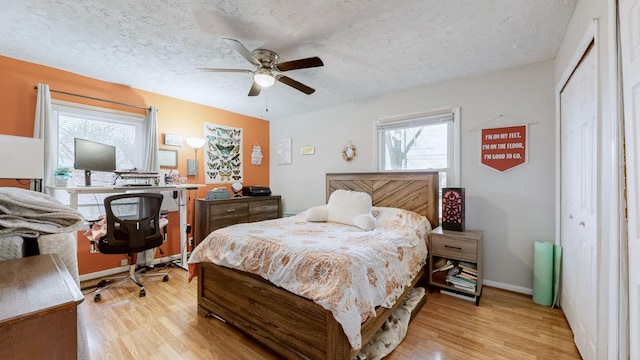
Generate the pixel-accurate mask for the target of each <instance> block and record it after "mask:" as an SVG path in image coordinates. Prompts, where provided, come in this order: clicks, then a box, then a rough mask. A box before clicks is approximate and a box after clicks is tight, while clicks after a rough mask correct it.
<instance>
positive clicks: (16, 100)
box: [0, 56, 269, 274]
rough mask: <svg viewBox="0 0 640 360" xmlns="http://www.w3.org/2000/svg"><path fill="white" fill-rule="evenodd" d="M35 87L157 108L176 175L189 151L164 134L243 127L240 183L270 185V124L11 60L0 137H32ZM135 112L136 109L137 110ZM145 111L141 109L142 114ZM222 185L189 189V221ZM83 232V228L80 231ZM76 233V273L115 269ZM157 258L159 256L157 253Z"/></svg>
mask: <svg viewBox="0 0 640 360" xmlns="http://www.w3.org/2000/svg"><path fill="white" fill-rule="evenodd" d="M38 83H43V84H48V85H49V88H50V89H52V90H61V91H66V92H70V93H75V94H81V95H86V96H91V97H95V98H100V99H106V100H111V101H117V102H122V103H127V104H134V105H140V106H151V105H156V106H157V107H158V133H159V134H158V136H159V139H158V143H159V144H160V148H161V149H162V148H166V149H171V150H178V171H179V172H180V174H186V173H187V159H189V158H193V155H194V150H193V149H192V148H190V147H189V146H188V145H186V143H185V144H184V145H183V146H182V147H175V146H166V145H163V135H164V134H165V133H168V134H175V135H182V136H184V138H187V137H202V136H203V134H204V123H205V122H208V123H213V124H219V125H226V126H232V127H238V128H242V129H243V131H244V141H243V147H244V148H243V157H244V164H245V166H244V169H243V170H244V178H245V179H244V183H246V184H261V185H264V184H266V185H268V184H269V166H268V164H269V122H268V121H266V120H262V119H257V118H253V117H249V116H244V115H240V114H236V113H232V112H229V111H225V110H221V109H216V108H213V107H209V106H204V105H199V104H195V103H192V102H188V101H184V100H179V99H175V98H171V97H168V96H163V95H159V94H155V93H151V92H147V91H143V90H138V89H133V88H130V87H126V86H123V85H118V84H113V83H108V82H104V81H100V80H96V79H92V78H88V77H85V76H80V75H77V74H73V73H70V72H66V71H62V70H59V69H54V68H50V67H46V66H41V65H36V64H33V63H28V62H24V61H20V60H16V59H11V58H7V57H3V56H0V109H2V112H1V115H0V134H7V135H18V136H33V121H34V117H35V107H36V95H37V91H36V90H35V89H34V86H36V85H37V84H38ZM51 97H52V99H54V100H65V101H71V102H76V103H83V104H87V105H94V106H100V107H105V108H111V109H116V110H123V111H129V112H131V111H135V109H134V108H131V107H123V106H119V105H114V104H110V103H106V102H99V101H94V100H88V99H83V98H80V97H73V96H68V95H60V94H56V93H53V92H52V93H51ZM138 112H139V113H140V111H138ZM142 113H144V111H143V112H142ZM255 142H258V143H259V144H260V145H261V147H262V154H263V156H264V158H263V159H262V164H263V165H261V166H253V165H251V151H252V147H253V144H254V143H255ZM202 164H204V151H202V150H201V151H198V165H200V170H199V171H198V176H197V179H194V177H193V176H190V177H189V183H195V182H197V183H199V184H204V172H203V169H202ZM0 186H20V187H25V186H24V185H21V184H19V183H17V182H16V181H14V180H0ZM220 186H225V187H229V186H228V185H227V184H209V185H207V186H206V187H204V188H201V189H199V190H197V192H195V194H194V191H189V193H190V194H189V204H188V206H187V209H188V213H187V221H188V222H189V223H192V221H193V220H192V219H193V200H194V199H195V198H196V197H198V198H201V197H206V194H207V190H209V189H211V188H214V187H220ZM178 222H179V219H178V213H172V214H170V217H169V236H168V237H169V241H167V243H166V244H165V245H163V246H162V249H163V251H164V252H165V254H166V255H171V254H177V253H179V251H180V250H179V249H180V244H179V231H180V230H179V225H178ZM83 231H84V230H83ZM85 240H86V238H85V237H84V236H83V235H82V233H81V232H79V233H78V261H79V267H80V274H86V273H92V272H96V271H99V270H104V269H110V268H113V267H117V266H120V259H121V258H120V257H119V256H116V255H102V254H89V244H88V241H85ZM157 256H159V253H158V254H157Z"/></svg>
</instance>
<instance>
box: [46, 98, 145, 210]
mask: <svg viewBox="0 0 640 360" xmlns="http://www.w3.org/2000/svg"><path fill="white" fill-rule="evenodd" d="M52 122H53V124H52V129H54V131H52V133H51V134H50V137H51V139H50V140H51V141H54V142H55V143H56V145H55V146H54V148H56V149H57V159H56V160H57V165H56V166H54V168H65V167H66V168H69V169H72V171H71V178H70V179H69V180H68V185H84V171H83V170H76V169H73V165H74V155H75V154H74V138H76V137H79V138H83V139H86V140H91V141H96V142H100V143H103V144H107V145H113V146H115V147H116V167H117V168H118V169H132V168H134V167H137V168H141V164H142V161H143V160H142V154H144V147H145V146H146V141H145V136H144V128H143V127H144V117H143V116H141V115H138V114H129V113H124V112H116V111H113V110H108V109H101V108H96V107H88V106H82V105H78V106H73V105H69V104H67V103H65V104H54V105H53V111H52ZM91 181H92V184H93V185H97V186H101V185H102V186H110V185H113V183H114V174H113V173H111V172H94V173H93V174H92V175H91ZM106 196H108V194H92V195H81V196H80V197H79V199H78V210H79V211H80V212H81V213H82V214H83V215H84V216H85V218H87V219H95V218H97V217H98V215H100V214H104V207H103V200H104V198H105V197H106ZM55 197H56V198H57V199H58V200H60V201H61V202H62V203H63V204H69V194H68V193H67V192H65V191H56V193H55Z"/></svg>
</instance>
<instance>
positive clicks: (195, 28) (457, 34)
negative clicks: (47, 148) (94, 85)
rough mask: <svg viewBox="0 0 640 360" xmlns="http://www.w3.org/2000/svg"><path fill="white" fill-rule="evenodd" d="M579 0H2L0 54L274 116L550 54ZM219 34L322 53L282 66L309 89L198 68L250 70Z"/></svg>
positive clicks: (283, 49)
mask: <svg viewBox="0 0 640 360" xmlns="http://www.w3.org/2000/svg"><path fill="white" fill-rule="evenodd" d="M576 2H577V0H485V1H478V0H450V1H444V0H394V1H389V0H324V1H295V0H272V1H250V0H224V1H211V0H173V1H172V0H136V1H131V0H109V1H105V0H83V1H80V0H0V55H4V56H8V57H11V58H16V59H21V60H25V61H29V62H34V63H37V64H42V65H47V66H51V67H55V68H59V69H63V70H67V71H71V72H74V73H78V74H81V75H85V76H89V77H92V78H97V79H101V80H105V81H109V82H113V83H118V84H124V85H128V86H131V87H134V88H139V89H143V90H147V91H151V92H156V93H160V94H164V95H168V96H171V97H175V98H179V99H184V100H188V101H193V102H196V103H201V104H205V105H210V106H214V107H217V108H222V109H226V110H230V111H233V112H237V113H241V114H246V115H250V116H255V117H261V118H265V119H269V120H275V119H278V118H282V117H288V116H293V115H295V114H298V113H304V112H308V111H313V110H317V109H320V108H324V107H328V106H334V105H338V104H341V103H345V102H350V101H354V100H359V99H364V98H369V97H372V96H378V95H381V94H386V93H392V92H395V91H399V90H403V89H407V88H412V87H416V86H421V85H425V84H430V83H434V82H440V81H445V80H449V79H453V78H460V77H465V76H469V75H474V74H480V73H485V72H489V71H496V70H500V69H505V68H509V67H514V66H519V65H525V64H530V63H535V62H539V61H544V60H549V59H553V58H554V57H555V54H556V51H557V48H558V47H559V45H560V42H561V41H562V38H563V35H564V32H565V29H566V25H567V22H568V20H569V19H570V17H571V15H572V13H573V10H574V8H575V4H576ZM224 37H228V38H233V39H236V40H238V41H240V42H241V43H242V44H244V45H245V46H246V47H247V48H248V49H249V50H253V49H255V48H266V49H270V50H273V51H275V52H277V53H278V54H279V55H280V61H281V62H283V61H288V60H295V59H299V58H306V57H311V56H319V57H320V58H321V59H322V60H323V62H324V67H319V68H312V69H302V70H292V71H288V72H286V73H285V74H286V75H287V76H289V77H291V78H293V79H295V80H297V81H300V82H302V83H304V84H306V85H308V86H311V87H312V88H315V89H316V92H315V93H314V94H312V95H305V94H303V93H301V92H299V91H297V90H295V89H293V88H291V87H289V86H287V85H285V84H282V83H276V85H275V86H274V87H272V88H269V89H265V90H263V91H262V93H261V94H260V96H257V97H248V96H247V93H248V92H249V89H250V88H251V84H252V78H251V74H248V73H210V72H204V71H201V70H198V68H202V67H209V68H214V67H215V68H238V69H250V70H255V67H254V66H253V65H251V64H250V63H249V62H248V61H247V60H246V59H245V58H243V57H242V56H241V55H239V54H238V53H237V52H235V51H234V50H233V49H231V48H230V47H229V46H228V45H227V44H226V43H225V42H224V41H223V40H222V38H224ZM59 90H65V89H59ZM267 107H268V112H266V111H265V109H266V108H267Z"/></svg>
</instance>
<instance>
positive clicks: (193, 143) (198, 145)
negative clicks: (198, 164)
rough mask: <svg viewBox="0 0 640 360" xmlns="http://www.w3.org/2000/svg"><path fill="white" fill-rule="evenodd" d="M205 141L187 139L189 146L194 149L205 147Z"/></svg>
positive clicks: (201, 139)
mask: <svg viewBox="0 0 640 360" xmlns="http://www.w3.org/2000/svg"><path fill="white" fill-rule="evenodd" d="M204 143H205V139H203V138H187V145H189V146H191V147H192V148H194V149H200V148H201V147H203V146H204Z"/></svg>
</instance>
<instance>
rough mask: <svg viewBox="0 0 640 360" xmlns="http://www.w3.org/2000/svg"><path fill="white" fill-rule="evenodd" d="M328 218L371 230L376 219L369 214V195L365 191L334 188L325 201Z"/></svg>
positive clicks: (374, 225)
mask: <svg viewBox="0 0 640 360" xmlns="http://www.w3.org/2000/svg"><path fill="white" fill-rule="evenodd" d="M327 207H328V208H329V217H328V220H329V221H331V222H337V223H341V224H347V225H353V226H357V227H359V228H361V229H362V230H373V228H375V227H376V219H374V217H373V216H372V215H371V196H369V194H367V193H363V192H358V191H349V190H341V189H340V190H336V191H334V192H333V193H332V194H331V196H330V197H329V202H327Z"/></svg>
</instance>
